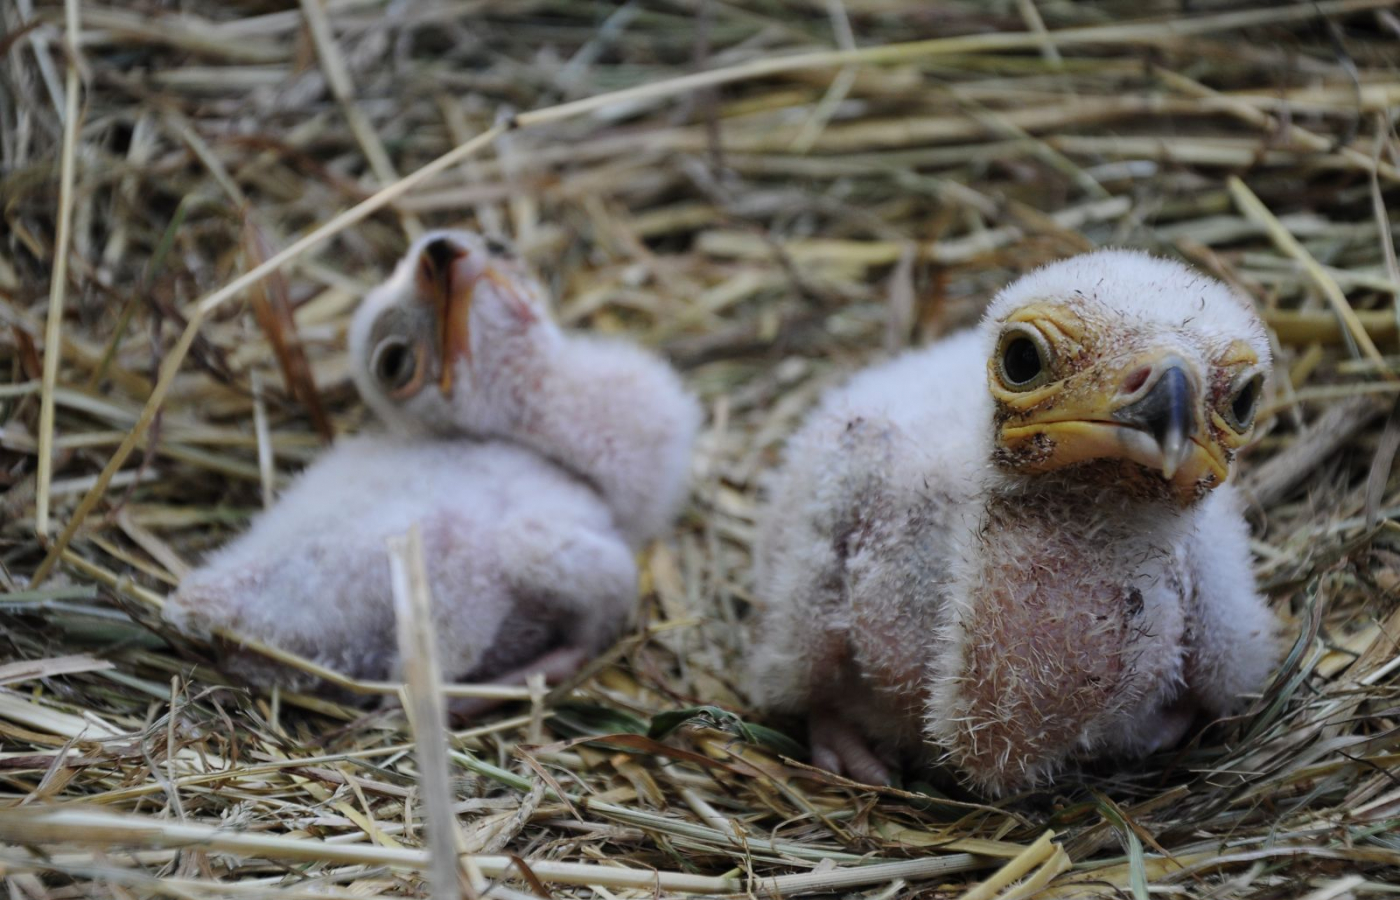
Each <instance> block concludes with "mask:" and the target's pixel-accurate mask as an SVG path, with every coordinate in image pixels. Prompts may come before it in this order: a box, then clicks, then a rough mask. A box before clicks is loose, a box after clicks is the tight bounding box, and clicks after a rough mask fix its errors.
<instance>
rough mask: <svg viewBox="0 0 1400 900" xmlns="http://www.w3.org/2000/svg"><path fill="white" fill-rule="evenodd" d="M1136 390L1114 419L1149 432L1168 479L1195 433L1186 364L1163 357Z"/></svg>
mask: <svg viewBox="0 0 1400 900" xmlns="http://www.w3.org/2000/svg"><path fill="white" fill-rule="evenodd" d="M1136 393H1140V394H1141V396H1140V397H1139V398H1138V399H1136V400H1133V401H1131V402H1130V403H1128V405H1126V406H1123V407H1121V408H1119V409H1118V410H1117V411H1116V412H1114V413H1113V418H1114V420H1115V421H1117V422H1120V423H1121V424H1123V425H1127V426H1129V427H1132V428H1136V429H1138V430H1139V431H1141V432H1142V433H1143V434H1145V435H1150V436H1151V438H1152V441H1153V442H1154V443H1155V447H1154V448H1153V449H1154V450H1155V455H1156V456H1157V458H1158V460H1159V465H1160V467H1161V470H1162V477H1163V478H1165V479H1167V480H1171V478H1172V476H1173V475H1175V474H1176V473H1177V470H1178V469H1180V468H1181V466H1182V464H1183V463H1184V462H1186V459H1187V457H1188V456H1189V455H1190V454H1191V438H1192V437H1193V436H1194V435H1195V432H1196V411H1195V407H1196V389H1195V386H1194V385H1193V383H1192V381H1191V377H1190V375H1188V374H1187V369H1186V365H1185V363H1183V362H1182V361H1181V360H1180V359H1178V358H1176V357H1166V358H1165V359H1163V360H1161V361H1160V362H1158V363H1157V364H1156V365H1155V366H1153V367H1152V370H1151V371H1150V372H1149V373H1148V374H1147V377H1146V378H1145V379H1144V380H1143V383H1142V386H1141V387H1140V388H1139V389H1138V391H1137V392H1136Z"/></svg>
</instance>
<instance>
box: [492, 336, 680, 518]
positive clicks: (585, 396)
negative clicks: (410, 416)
mask: <svg viewBox="0 0 1400 900" xmlns="http://www.w3.org/2000/svg"><path fill="white" fill-rule="evenodd" d="M560 337H561V339H560V340H559V341H558V342H556V343H555V344H554V345H553V346H552V347H551V348H550V352H549V353H548V354H546V355H544V356H542V357H536V362H535V363H534V364H533V366H532V367H531V368H530V370H529V372H528V373H524V372H522V373H520V375H519V376H518V377H517V381H519V382H521V384H520V385H519V386H518V387H517V389H515V390H514V391H512V394H513V397H514V401H513V407H514V409H515V413H514V417H513V421H512V422H511V423H510V425H509V433H508V435H505V436H508V437H509V438H511V439H513V440H515V441H517V442H519V443H521V444H524V445H525V446H528V447H530V448H531V449H533V450H534V451H536V452H537V453H540V454H541V455H543V456H546V457H548V458H549V459H551V460H552V461H554V462H555V463H556V464H558V465H560V466H562V467H563V468H565V469H567V470H568V471H570V472H571V473H573V474H574V475H576V476H577V477H579V478H580V479H582V480H584V481H586V482H588V483H589V484H590V485H592V486H593V487H594V489H595V490H597V491H598V494H599V496H600V497H601V498H602V500H603V502H604V503H605V504H607V506H608V508H609V510H610V511H611V512H612V515H613V521H614V522H615V524H616V525H617V527H618V530H619V531H620V532H621V533H622V535H623V536H624V537H625V538H626V539H627V540H628V541H629V542H631V543H633V544H634V545H640V544H641V543H642V542H644V541H646V540H648V539H650V538H652V537H654V536H655V535H656V534H658V533H659V532H660V531H661V530H662V529H663V528H664V527H665V526H666V525H667V524H668V523H669V522H670V520H671V518H672V517H673V516H674V514H675V512H676V511H677V508H678V507H679V505H680V502H681V501H682V499H683V496H684V490H685V486H686V484H685V482H686V478H685V475H686V473H687V472H688V470H689V460H690V445H691V442H692V440H693V437H694V433H695V429H696V426H697V424H698V417H699V416H698V409H697V408H696V407H695V406H694V402H693V401H692V400H690V398H689V396H688V395H686V394H685V393H684V392H683V390H682V388H681V387H680V383H679V381H678V380H677V379H676V378H675V377H674V376H673V375H672V374H671V373H670V371H669V369H667V368H666V367H665V366H664V364H661V363H660V362H659V361H658V360H655V359H653V358H652V357H650V356H646V355H644V354H642V353H641V351H639V350H637V349H636V348H634V347H631V346H629V345H622V344H617V343H613V342H605V341H598V340H593V339H588V338H582V337H574V336H562V335H561V336H560Z"/></svg>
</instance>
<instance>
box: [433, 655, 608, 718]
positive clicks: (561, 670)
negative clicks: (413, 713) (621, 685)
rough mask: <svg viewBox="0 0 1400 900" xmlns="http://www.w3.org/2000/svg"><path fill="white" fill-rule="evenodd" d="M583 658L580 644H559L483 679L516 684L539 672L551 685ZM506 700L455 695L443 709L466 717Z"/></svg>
mask: <svg viewBox="0 0 1400 900" xmlns="http://www.w3.org/2000/svg"><path fill="white" fill-rule="evenodd" d="M587 660H588V651H586V650H584V649H583V648H582V647H560V648H558V649H556V650H551V651H549V652H548V653H546V654H545V655H544V656H541V657H540V658H539V659H536V660H535V661H534V662H531V663H526V664H525V665H523V666H521V667H520V668H518V669H516V670H514V671H513V672H507V673H506V674H504V675H501V676H499V677H496V678H493V679H491V680H490V681H487V682H484V683H485V684H495V685H502V686H518V685H523V684H525V683H526V682H527V681H528V680H529V679H530V676H532V675H535V674H540V675H543V676H544V683H545V684H547V685H551V686H552V685H556V684H559V683H560V682H563V681H567V680H568V679H569V678H571V677H572V676H573V675H574V674H575V673H577V672H578V670H579V669H580V668H582V667H583V664H584V662H586V661H587ZM508 702H510V701H508V700H502V699H499V698H496V697H459V698H457V699H455V700H453V701H452V702H451V704H449V705H448V707H447V711H448V713H449V714H450V715H451V716H452V717H453V718H454V719H457V720H459V721H470V720H472V719H475V718H477V717H479V716H481V715H482V714H483V713H487V712H490V711H491V710H493V709H495V708H496V707H498V706H502V705H504V704H506V703H508Z"/></svg>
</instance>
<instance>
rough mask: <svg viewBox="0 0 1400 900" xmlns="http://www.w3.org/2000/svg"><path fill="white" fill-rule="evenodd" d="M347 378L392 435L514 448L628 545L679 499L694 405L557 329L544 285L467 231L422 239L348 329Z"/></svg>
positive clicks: (640, 368) (680, 390) (622, 358)
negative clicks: (352, 375) (580, 484)
mask: <svg viewBox="0 0 1400 900" xmlns="http://www.w3.org/2000/svg"><path fill="white" fill-rule="evenodd" d="M350 345H351V348H352V352H354V353H355V354H356V355H357V356H359V357H362V358H364V359H367V360H369V362H370V364H369V365H368V366H364V367H357V369H356V380H357V383H358V386H359V388H360V392H361V394H362V395H363V396H364V397H365V400H366V401H367V402H368V403H369V405H370V406H371V407H372V408H373V409H374V410H375V411H376V412H377V413H378V414H379V415H380V416H381V417H382V418H383V419H384V420H385V421H386V422H389V423H390V424H391V425H392V426H394V427H395V428H396V429H398V430H400V431H403V432H406V433H407V432H414V431H418V432H423V431H426V432H430V433H437V434H444V435H465V436H469V437H476V438H492V439H502V440H508V441H512V442H514V443H517V444H520V445H522V446H525V447H529V448H531V449H533V450H535V451H536V452H538V453H540V454H542V455H544V456H545V457H548V458H549V459H551V460H553V461H554V462H556V463H558V464H559V465H560V466H562V467H564V468H565V469H567V470H568V471H570V472H572V473H574V474H575V475H577V476H579V477H580V478H582V479H584V480H585V481H587V482H588V483H589V484H591V485H593V486H594V487H595V488H597V489H598V492H599V493H600V494H601V495H602V497H603V499H604V500H605V501H606V502H607V503H608V505H609V507H611V508H612V510H613V514H614V516H615V517H616V522H617V527H618V529H619V530H620V531H622V533H623V534H624V535H625V536H626V537H627V538H628V540H629V541H631V542H632V543H633V544H636V545H639V544H641V543H643V542H645V541H647V540H650V539H652V538H654V537H656V536H657V535H659V534H660V533H661V532H662V531H663V530H665V529H666V528H667V527H668V526H669V525H670V524H671V522H672V521H673V520H674V519H675V516H676V513H677V511H678V510H679V508H680V505H681V502H682V501H683V500H684V499H685V494H686V489H687V482H688V476H689V472H690V462H691V453H692V449H693V446H694V443H695V434H696V431H697V430H698V428H699V426H700V419H701V412H700V406H699V404H698V403H697V401H696V400H695V398H694V397H693V396H692V395H691V394H690V393H689V392H687V391H686V389H685V388H684V387H683V386H682V384H681V381H680V378H679V377H678V376H677V375H676V373H675V371H674V370H673V369H672V368H671V367H670V366H669V365H668V364H666V363H665V362H663V361H662V360H661V359H659V358H657V357H656V356H654V355H653V354H651V353H649V352H647V351H646V350H643V349H642V348H641V347H638V346H636V345H634V344H629V343H626V342H624V341H620V340H613V339H609V338H603V337H596V336H593V335H587V334H570V333H566V332H564V331H562V330H561V329H560V328H559V326H558V325H556V324H555V323H554V322H553V321H551V320H550V318H549V313H548V309H547V304H546V300H545V293H544V289H543V287H542V286H541V285H540V284H539V282H537V281H536V280H535V279H534V278H532V277H530V276H529V274H527V272H526V271H525V269H524V268H523V267H522V266H521V265H520V264H519V263H517V262H516V261H515V260H513V259H511V258H510V256H509V255H508V254H507V252H506V251H505V249H504V248H503V247H500V246H499V245H496V244H495V243H494V242H491V241H488V240H487V239H485V238H483V237H482V236H480V235H478V234H475V233H473V232H469V231H439V232H434V233H432V234H429V235H426V236H424V237H423V238H422V239H420V240H419V241H418V243H417V244H416V246H415V248H414V252H411V253H410V254H409V255H408V256H406V257H405V258H404V260H403V261H402V262H401V263H400V264H399V266H398V268H397V269H395V271H394V274H393V275H392V276H391V277H390V278H389V279H388V280H387V281H386V282H384V283H383V284H382V285H380V286H379V287H377V288H375V289H374V290H373V291H371V292H370V293H369V294H368V295H367V296H366V298H365V301H364V304H363V305H362V307H361V308H360V310H359V311H358V313H357V315H356V317H355V320H354V322H353V323H352V325H351V330H350Z"/></svg>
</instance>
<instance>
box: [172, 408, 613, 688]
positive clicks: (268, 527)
mask: <svg viewBox="0 0 1400 900" xmlns="http://www.w3.org/2000/svg"><path fill="white" fill-rule="evenodd" d="M414 525H417V526H418V528H419V529H420V532H421V534H422V539H423V548H424V558H425V560H426V563H427V574H428V583H429V587H430V590H431V594H432V600H433V608H432V609H433V625H434V631H435V633H436V634H437V637H438V659H439V662H440V664H441V666H442V670H443V675H444V677H445V678H446V679H447V680H451V681H495V682H498V683H502V684H521V683H524V681H525V679H526V678H527V677H528V676H529V675H530V674H532V673H535V672H543V673H544V674H545V676H546V678H547V679H548V680H550V681H557V680H560V679H562V678H566V677H568V675H569V674H571V673H572V672H573V671H574V670H576V669H577V668H578V666H579V665H581V664H582V663H583V662H584V661H586V660H587V659H588V658H590V657H591V656H593V655H595V654H597V653H598V652H599V651H601V650H603V649H604V648H605V647H606V646H607V645H608V644H609V643H610V642H611V641H612V640H613V639H614V638H616V637H617V635H618V634H619V633H620V632H621V630H622V628H623V626H624V625H625V624H626V621H627V617H628V615H629V613H630V611H631V609H632V607H633V603H634V600H635V598H636V578H637V573H636V566H635V563H634V562H633V554H632V550H631V548H630V547H629V546H628V544H627V542H626V540H625V539H624V538H623V537H622V535H621V534H619V533H618V532H617V530H616V527H615V526H614V524H613V521H612V513H611V511H610V510H609V509H608V508H607V506H606V505H605V504H604V503H603V502H602V501H601V500H600V499H599V498H598V495H597V493H596V492H595V491H594V490H592V489H591V488H590V487H588V486H587V485H585V484H583V483H582V482H580V481H579V480H578V479H577V478H575V477H574V476H572V475H570V474H568V473H566V472H564V471H563V470H562V469H560V468H559V467H558V466H556V465H554V464H553V463H551V462H549V461H547V460H545V459H542V458H541V457H540V456H539V455H538V454H536V453H534V452H532V451H529V450H526V449H523V448H521V447H517V446H514V445H511V444H506V443H503V442H483V443H478V442H474V441H448V440H442V439H435V438H428V439H423V438H418V439H405V438H404V437H402V436H395V435H363V436H358V437H351V438H346V439H343V440H341V441H339V442H338V443H337V444H336V445H335V447H333V448H332V449H331V450H329V451H328V452H327V453H325V454H324V455H323V456H321V457H320V458H318V459H317V460H316V462H315V463H313V464H312V465H311V466H310V467H309V468H308V469H307V470H306V471H305V472H303V473H302V474H301V475H300V476H299V477H298V478H297V480H296V481H295V482H294V483H293V484H292V485H291V486H290V487H289V488H288V489H287V490H286V491H285V492H284V493H283V495H282V497H281V498H280V500H279V502H278V503H277V505H276V506H274V507H272V508H271V509H269V510H267V511H266V512H264V513H262V514H261V515H260V516H258V517H257V518H256V519H255V520H254V521H253V524H252V526H251V527H250V528H249V529H248V531H247V532H246V533H244V534H243V535H241V536H239V537H238V538H236V539H235V540H234V541H233V542H231V543H230V544H229V545H228V546H226V547H224V548H222V549H220V550H219V551H217V552H215V553H214V554H212V555H211V556H210V557H209V559H207V560H206V561H205V563H204V565H203V566H201V567H200V568H199V569H197V570H195V571H194V572H192V573H190V574H189V575H188V576H186V577H185V578H184V579H183V580H182V581H181V583H180V586H179V589H178V590H177V591H176V593H175V594H174V596H173V597H171V598H170V600H169V601H168V602H167V603H166V606H165V617H166V618H167V619H168V620H169V621H170V622H171V623H172V624H174V625H175V626H176V628H177V629H179V630H180V631H182V632H185V633H187V634H192V635H196V636H200V637H207V636H209V635H210V634H211V633H213V632H216V631H220V630H222V631H224V632H232V633H233V634H236V635H239V636H245V637H249V638H254V639H257V640H260V641H262V642H264V643H268V644H271V645H273V646H275V647H279V648H281V649H284V650H290V651H292V652H293V653H297V654H299V655H301V656H304V657H307V658H309V659H311V660H312V661H314V662H316V663H319V664H320V665H322V666H325V667H327V668H330V669H333V670H335V671H337V672H340V673H342V674H345V675H348V676H351V677H353V678H360V679H372V680H379V679H385V678H390V677H395V676H396V675H397V674H399V672H398V669H399V665H398V645H397V642H396V639H395V620H394V606H393V594H392V588H391V583H390V572H389V557H388V553H387V547H386V542H387V540H388V539H389V538H390V537H393V536H396V535H402V534H404V533H405V532H407V531H408V530H409V528H410V527H411V526H414ZM221 665H222V667H223V668H225V669H227V670H229V671H230V672H232V673H233V674H235V675H238V676H240V677H242V678H243V679H245V680H247V681H249V682H252V683H254V684H257V685H261V686H265V687H270V686H273V685H278V686H281V687H283V688H285V689H289V690H301V691H305V690H309V689H312V688H314V687H319V685H318V684H317V679H315V678H313V677H310V676H306V675H303V674H301V673H295V672H291V671H289V670H288V669H286V668H284V667H282V666H280V665H277V664H274V663H272V662H270V661H269V660H267V659H266V658H264V657H262V656H260V655H258V654H255V653H252V652H248V651H239V650H234V651H233V652H231V653H229V654H228V655H227V657H226V658H225V659H223V660H222V662H221ZM488 706H489V705H488V704H472V703H470V702H464V703H459V704H458V705H457V706H456V707H454V712H456V713H458V714H459V715H470V714H471V713H474V712H479V711H481V710H483V709H485V708H487V707H488Z"/></svg>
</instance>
